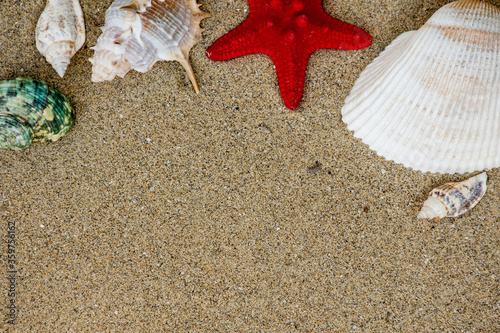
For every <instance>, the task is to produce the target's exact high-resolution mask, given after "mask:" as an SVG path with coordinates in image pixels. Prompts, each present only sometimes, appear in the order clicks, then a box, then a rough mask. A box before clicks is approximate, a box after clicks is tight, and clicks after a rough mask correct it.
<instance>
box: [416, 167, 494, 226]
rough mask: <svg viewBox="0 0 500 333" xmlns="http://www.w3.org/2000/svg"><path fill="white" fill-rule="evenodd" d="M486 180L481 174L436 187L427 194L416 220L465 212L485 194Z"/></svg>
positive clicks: (451, 215) (484, 175) (486, 177)
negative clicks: (427, 196)
mask: <svg viewBox="0 0 500 333" xmlns="http://www.w3.org/2000/svg"><path fill="white" fill-rule="evenodd" d="M486 180H488V176H487V175H486V172H483V173H481V174H479V175H477V176H474V177H472V178H469V179H467V180H464V181H463V182H459V183H446V184H443V185H441V186H438V187H436V188H435V189H433V190H432V191H431V192H430V193H429V198H428V199H427V200H426V201H425V202H424V205H423V207H422V210H421V211H420V213H419V214H418V216H417V218H419V219H432V218H434V217H439V218H442V217H456V216H458V215H461V214H463V213H465V212H467V211H468V210H470V209H471V208H472V207H474V206H475V205H476V204H477V203H478V202H479V200H481V198H482V197H483V195H484V193H486Z"/></svg>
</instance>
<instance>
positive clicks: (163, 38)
mask: <svg viewBox="0 0 500 333" xmlns="http://www.w3.org/2000/svg"><path fill="white" fill-rule="evenodd" d="M199 6H200V5H198V4H196V0H152V1H151V0H147V1H146V0H115V1H114V2H113V3H112V4H111V6H110V7H109V8H108V10H107V11H106V18H105V24H104V26H103V27H102V28H101V30H102V35H101V36H100V37H99V39H98V40H97V44H96V46H94V47H93V49H94V51H95V54H94V56H93V57H92V58H90V61H91V62H92V64H93V65H92V81H93V82H100V81H104V80H112V79H114V78H115V76H116V75H118V76H120V77H124V76H125V74H126V73H127V72H128V71H129V70H130V69H135V70H136V71H139V72H143V73H144V72H146V71H148V70H150V69H151V68H152V67H153V65H154V64H155V63H156V62H157V61H159V60H169V61H170V60H176V61H178V62H180V63H181V65H182V66H183V67H184V69H185V70H186V72H187V73H188V76H189V79H190V80H191V82H192V84H193V86H194V89H195V91H196V92H199V88H198V84H197V83H196V79H195V77H194V73H193V69H192V67H191V64H190V63H189V51H190V50H191V48H192V47H193V46H194V45H195V44H196V43H197V42H198V41H200V40H201V38H202V37H201V33H202V31H203V29H201V28H200V22H201V20H203V19H204V18H206V17H208V16H209V14H207V13H204V12H202V11H201V10H200V9H199V8H198V7H199Z"/></svg>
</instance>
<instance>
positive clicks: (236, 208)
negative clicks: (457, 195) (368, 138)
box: [0, 0, 500, 332]
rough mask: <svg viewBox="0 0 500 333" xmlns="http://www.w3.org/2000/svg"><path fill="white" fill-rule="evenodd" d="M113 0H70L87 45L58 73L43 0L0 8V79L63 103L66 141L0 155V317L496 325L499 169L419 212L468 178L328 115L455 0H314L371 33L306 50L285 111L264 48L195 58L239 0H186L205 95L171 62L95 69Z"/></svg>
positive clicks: (237, 18) (125, 322) (307, 327)
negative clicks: (122, 72) (455, 201)
mask: <svg viewBox="0 0 500 333" xmlns="http://www.w3.org/2000/svg"><path fill="white" fill-rule="evenodd" d="M111 2H112V1H111V0H103V1H90V0H81V5H82V9H83V12H84V14H85V20H86V21H85V24H86V31H87V42H86V44H85V46H84V47H83V48H82V49H81V50H80V51H79V52H78V53H77V54H76V56H75V57H74V58H73V59H72V62H71V65H70V67H69V69H68V71H67V73H66V76H65V77H64V79H60V78H59V77H58V76H57V74H56V72H55V71H54V70H53V69H52V67H51V66H50V65H49V64H48V63H47V62H46V61H45V59H44V58H43V57H42V56H41V55H40V53H39V52H38V51H37V49H36V46H35V39H34V33H35V26H36V22H37V20H38V17H39V15H40V14H41V12H42V10H43V8H44V6H45V1H42V0H36V1H18V0H16V1H14V0H4V1H2V2H1V4H0V59H1V60H0V79H2V80H3V79H10V78H14V77H17V76H30V77H34V78H38V79H42V80H45V81H46V82H48V83H49V84H51V85H52V86H54V87H56V88H57V89H59V90H60V91H61V92H63V93H64V94H65V95H66V96H67V97H68V98H69V99H70V100H71V101H72V102H73V103H74V105H75V108H76V112H77V124H76V125H75V127H74V128H73V130H72V132H71V133H70V134H69V135H68V136H67V137H65V138H63V139H62V140H60V141H58V142H56V143H46V144H41V143H35V144H33V145H32V146H31V147H30V148H28V149H26V150H23V151H18V152H13V151H1V152H0V221H1V223H0V235H1V236H2V242H0V254H1V256H0V269H1V273H0V276H2V280H1V283H0V295H1V296H0V302H1V310H0V311H1V312H2V313H1V319H2V320H1V322H0V328H3V329H5V330H9V331H12V332H152V331H168V332H188V331H189V332H430V331H436V332H499V331H500V287H499V281H500V268H499V265H498V264H499V259H500V252H499V243H500V230H499V228H500V217H499V216H500V208H499V207H500V196H499V193H500V170H499V169H498V168H497V169H494V170H491V171H489V172H488V176H489V181H488V186H489V189H488V192H487V193H486V196H485V197H484V198H483V200H482V201H481V202H480V203H479V205H478V206H476V207H475V208H474V209H473V210H472V211H470V212H468V213H467V214H465V215H463V216H461V217H459V218H455V219H443V220H432V221H422V220H417V219H416V218H415V217H416V215H417V213H418V211H419V210H420V207H421V205H422V203H423V201H424V200H425V199H426V197H427V193H428V192H429V191H430V190H431V189H432V188H434V187H435V186H437V185H440V184H441V183H443V182H447V181H454V180H462V179H465V178H467V177H469V176H471V175H472V174H461V175H459V174H455V175H440V174H430V173H422V172H419V171H414V170H411V169H408V168H405V167H403V166H402V165H399V164H395V163H393V162H391V161H387V160H385V159H384V158H382V157H380V156H378V155H377V154H376V153H375V152H373V151H371V150H370V149H369V148H368V146H366V145H365V144H363V143H362V142H361V141H360V140H358V139H355V138H354V137H353V135H352V133H351V132H349V131H348V130H347V129H346V125H345V124H344V123H343V122H342V119H341V114H340V109H341V107H342V105H343V101H344V100H345V98H346V97H347V95H348V94H349V92H350V89H351V88H352V86H353V84H354V82H355V80H356V78H357V77H358V76H359V74H360V72H361V71H362V70H363V69H364V68H365V67H366V65H367V64H369V63H370V62H371V61H372V60H373V59H374V58H375V57H376V56H377V55H378V54H379V53H380V52H381V51H382V50H383V49H384V48H385V47H386V46H387V45H388V44H389V43H390V42H391V41H392V40H393V39H394V38H396V37H397V36H398V35H399V34H401V33H403V32H405V31H409V30H413V29H418V28H419V27H420V26H421V25H422V24H423V23H424V22H425V21H426V20H427V19H428V18H429V17H430V16H431V15H432V14H433V13H434V12H435V11H436V10H437V9H438V8H440V7H441V6H443V5H444V4H446V3H448V2H450V1H445V0H435V1H424V0H412V1H410V0H406V1H402V0H400V1H394V0H380V1H369V0H324V1H323V7H324V8H325V10H326V12H327V13H329V14H330V15H332V16H334V17H336V18H338V19H341V20H343V21H346V22H348V23H351V24H354V25H357V26H359V27H361V28H363V29H365V30H366V31H367V32H369V33H370V34H372V35H373V37H374V42H373V45H372V46H370V47H369V48H367V49H364V50H361V51H338V50H319V51H317V52H315V53H314V54H313V55H312V56H311V58H310V61H309V64H308V67H307V75H306V83H305V90H304V98H303V100H302V103H301V105H300V107H299V108H298V109H297V110H296V111H289V110H288V109H286V108H285V106H284V104H283V101H282V99H281V96H280V92H279V89H278V85H277V78H276V73H275V70H274V67H273V63H272V62H271V60H270V59H269V58H268V57H266V56H264V55H252V56H246V57H242V58H238V59H235V60H232V61H227V62H213V61H211V60H209V59H208V58H207V57H206V56H205V50H206V49H207V47H208V46H210V45H211V44H212V43H213V42H214V41H215V40H216V39H217V38H219V37H220V36H222V35H223V34H224V33H226V32H228V31H229V30H231V29H232V28H234V27H236V26H238V25H239V24H240V23H241V22H243V20H244V19H245V17H246V16H247V14H248V4H247V1H245V0H232V1H215V0H213V1H211V0H199V3H201V4H202V7H201V8H202V9H203V10H204V11H206V12H209V13H210V14H211V17H210V18H208V19H205V20H204V21H203V22H202V26H203V27H204V28H205V29H206V30H205V32H204V33H203V41H201V42H200V43H199V44H198V45H196V46H195V47H194V48H193V50H192V52H191V63H192V65H193V68H194V70H195V74H196V77H197V80H198V83H199V85H200V88H201V92H200V94H198V95H197V94H195V92H194V90H193V87H192V85H191V83H190V82H189V80H188V78H187V75H186V73H185V71H184V69H183V68H182V67H181V65H180V64H178V63H176V62H161V63H157V64H156V65H155V66H154V68H153V69H152V70H151V71H150V72H148V73H145V74H142V73H138V72H135V71H132V72H130V73H129V74H127V76H126V77H125V78H124V79H121V78H116V79H114V80H113V81H111V82H104V83H98V84H95V83H92V82H91V81H90V76H91V64H90V62H89V61H88V58H89V57H91V56H92V55H93V51H92V50H91V49H90V46H91V45H93V44H95V43H96V40H97V38H98V36H99V34H100V30H99V28H98V27H99V26H100V25H102V24H103V22H104V13H105V10H106V9H107V8H108V6H109V5H110V4H111ZM491 2H492V3H494V4H496V5H497V6H500V2H499V1H491ZM317 165H320V166H321V167H320V168H316V169H313V170H310V169H311V168H314V167H315V166H317ZM9 222H10V223H11V224H12V223H15V236H14V237H15V239H16V244H15V248H14V250H15V267H16V271H17V272H16V273H15V283H16V284H15V288H16V290H15V293H16V295H15V296H14V297H9V296H8V295H7V292H8V288H9V285H10V284H9V281H8V280H7V278H8V277H10V276H11V275H8V256H7V254H8V253H7V252H8V243H7V239H8V238H7V235H8V223H9ZM12 300H14V303H15V306H16V310H17V311H16V318H15V323H14V324H13V325H12V324H8V323H7V312H8V309H7V308H6V306H7V305H8V304H11V303H10V302H12Z"/></svg>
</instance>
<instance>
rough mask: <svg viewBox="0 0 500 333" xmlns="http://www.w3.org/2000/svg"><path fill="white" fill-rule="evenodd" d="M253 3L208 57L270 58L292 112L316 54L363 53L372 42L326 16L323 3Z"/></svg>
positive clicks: (355, 29) (278, 0)
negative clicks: (322, 51)
mask: <svg viewBox="0 0 500 333" xmlns="http://www.w3.org/2000/svg"><path fill="white" fill-rule="evenodd" d="M248 4H249V6H250V15H249V16H248V18H247V19H246V20H245V21H244V22H243V23H242V24H241V25H240V26H239V27H237V28H236V29H234V30H232V31H230V32H229V33H227V34H225V35H224V36H222V37H221V38H219V39H218V40H217V41H215V43H214V44H213V45H212V46H210V47H209V48H208V50H207V56H208V58H210V59H212V60H217V61H221V60H228V59H233V58H237V57H241V56H244V55H247V54H253V53H264V54H267V55H268V56H270V57H271V59H272V61H273V62H274V65H275V66H276V72H277V74H278V83H279V86H280V90H281V96H283V100H284V102H285V104H286V106H287V107H288V108H289V109H292V110H293V109H295V108H296V107H297V106H298V105H299V103H300V100H301V99H302V93H303V91H304V79H305V75H306V66H307V61H308V59H309V56H310V55H311V54H312V53H313V52H314V51H316V50H317V49H341V50H357V49H362V48H365V47H367V46H369V45H370V44H371V42H372V39H373V38H372V36H370V35H369V34H368V33H366V32H365V31H363V30H361V29H360V28H358V27H355V26H353V25H350V24H347V23H344V22H342V21H339V20H336V19H334V18H333V17H331V16H330V15H328V14H327V13H325V11H324V10H323V7H322V5H321V0H302V1H300V0H248Z"/></svg>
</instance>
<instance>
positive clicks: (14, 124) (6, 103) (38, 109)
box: [0, 77, 75, 150]
mask: <svg viewBox="0 0 500 333" xmlns="http://www.w3.org/2000/svg"><path fill="white" fill-rule="evenodd" d="M74 123H75V111H74V109H73V106H72V105H71V103H70V102H69V100H68V99H67V98H66V97H65V96H64V95H63V94H62V93H61V92H59V91H58V90H57V89H55V88H53V87H51V86H49V85H48V84H46V83H45V82H43V81H40V80H36V79H32V78H27V77H20V78H17V79H13V80H5V81H1V82H0V148H3V149H12V150H19V149H23V148H26V147H28V146H29V145H30V144H31V142H32V141H40V142H44V141H47V140H49V141H57V140H59V138H61V137H62V136H64V135H66V134H68V132H69V131H70V129H71V127H73V124H74Z"/></svg>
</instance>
